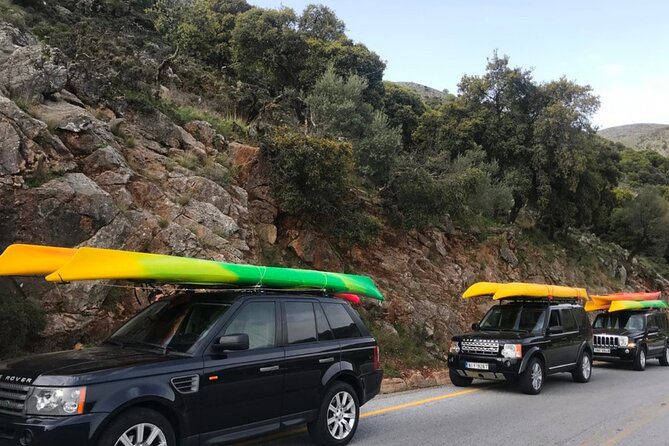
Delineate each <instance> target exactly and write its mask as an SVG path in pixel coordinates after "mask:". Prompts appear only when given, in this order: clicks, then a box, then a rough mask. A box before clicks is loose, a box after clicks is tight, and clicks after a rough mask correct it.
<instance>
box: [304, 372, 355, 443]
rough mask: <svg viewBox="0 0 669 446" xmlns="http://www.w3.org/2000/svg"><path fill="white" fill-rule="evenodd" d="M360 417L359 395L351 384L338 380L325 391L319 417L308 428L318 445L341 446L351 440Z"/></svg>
mask: <svg viewBox="0 0 669 446" xmlns="http://www.w3.org/2000/svg"><path fill="white" fill-rule="evenodd" d="M359 419H360V403H359V402H358V395H357V394H356V393H355V390H353V387H351V386H350V385H349V384H347V383H345V382H341V381H337V382H335V383H334V384H333V385H332V387H330V388H329V389H328V391H327V392H326V393H325V397H324V398H323V402H322V403H321V408H320V410H319V412H318V418H317V419H316V420H315V421H313V422H311V423H309V424H308V425H307V428H308V429H309V435H310V436H311V439H312V440H313V441H314V443H316V444H317V445H323V446H340V445H345V444H347V443H348V442H349V441H351V439H352V438H353V435H354V434H355V431H356V429H357V428H358V420H359Z"/></svg>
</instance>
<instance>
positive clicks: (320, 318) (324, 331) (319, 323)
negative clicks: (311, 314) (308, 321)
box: [314, 303, 334, 341]
mask: <svg viewBox="0 0 669 446" xmlns="http://www.w3.org/2000/svg"><path fill="white" fill-rule="evenodd" d="M314 310H316V330H317V331H318V340H319V341H332V340H334V335H333V334H332V330H331V329H330V324H328V320H327V318H326V317H325V312H324V311H323V307H321V304H318V303H317V304H314Z"/></svg>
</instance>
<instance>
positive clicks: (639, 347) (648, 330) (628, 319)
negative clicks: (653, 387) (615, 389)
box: [593, 310, 669, 371]
mask: <svg viewBox="0 0 669 446" xmlns="http://www.w3.org/2000/svg"><path fill="white" fill-rule="evenodd" d="M593 328H594V333H595V336H594V338H595V339H594V353H595V359H597V360H600V361H624V362H630V363H631V364H632V367H633V368H634V369H635V370H640V371H641V370H645V368H646V360H648V359H650V358H658V359H659V360H660V364H661V365H663V366H665V367H666V366H669V323H668V322H667V315H666V313H665V312H663V311H656V310H655V311H654V310H645V311H634V310H630V311H616V312H614V313H600V314H598V315H597V317H596V318H595V322H594V323H593Z"/></svg>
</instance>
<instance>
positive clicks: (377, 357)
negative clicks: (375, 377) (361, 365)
mask: <svg viewBox="0 0 669 446" xmlns="http://www.w3.org/2000/svg"><path fill="white" fill-rule="evenodd" d="M380 356H381V355H380V353H379V346H378V345H375V346H374V368H375V369H380V368H381V357H380Z"/></svg>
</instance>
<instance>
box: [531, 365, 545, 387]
mask: <svg viewBox="0 0 669 446" xmlns="http://www.w3.org/2000/svg"><path fill="white" fill-rule="evenodd" d="M531 378H532V387H533V388H534V390H539V389H540V388H541V384H542V382H543V380H544V374H543V371H542V370H541V365H540V364H539V363H538V362H535V363H534V365H533V366H532V373H531Z"/></svg>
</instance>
